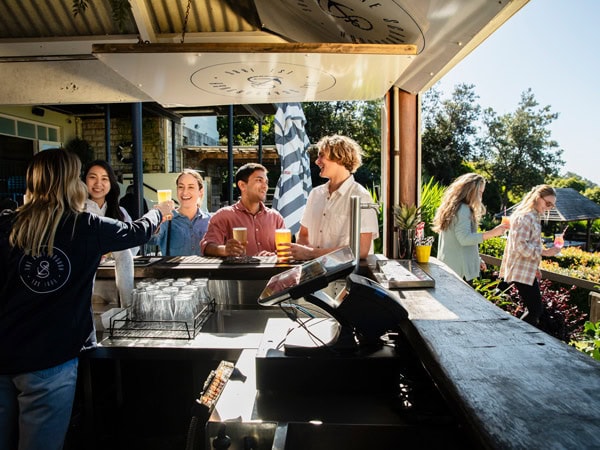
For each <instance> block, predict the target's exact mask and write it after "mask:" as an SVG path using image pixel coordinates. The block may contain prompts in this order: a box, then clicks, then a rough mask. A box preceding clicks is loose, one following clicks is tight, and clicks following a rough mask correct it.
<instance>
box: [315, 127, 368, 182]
mask: <svg viewBox="0 0 600 450" xmlns="http://www.w3.org/2000/svg"><path fill="white" fill-rule="evenodd" d="M317 149H318V151H323V154H324V155H325V156H326V157H327V158H328V159H330V160H331V161H334V162H336V163H338V164H340V165H341V166H344V167H345V168H346V169H348V171H350V173H354V172H356V170H357V169H358V168H359V167H360V166H361V164H362V154H363V151H362V148H361V147H360V145H358V143H357V142H356V141H355V140H354V139H351V138H349V137H347V136H340V135H339V134H334V135H332V136H325V137H323V138H321V139H320V140H319V142H317Z"/></svg>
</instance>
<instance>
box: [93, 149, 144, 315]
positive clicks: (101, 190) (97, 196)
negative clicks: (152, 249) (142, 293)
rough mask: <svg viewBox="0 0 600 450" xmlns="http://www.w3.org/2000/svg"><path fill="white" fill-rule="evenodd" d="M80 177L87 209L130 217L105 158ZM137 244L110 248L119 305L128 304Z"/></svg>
mask: <svg viewBox="0 0 600 450" xmlns="http://www.w3.org/2000/svg"><path fill="white" fill-rule="evenodd" d="M83 181H84V183H85V185H86V186H87V190H88V198H87V200H86V201H85V207H86V211H88V212H90V213H93V214H96V215H98V216H101V217H110V218H112V219H117V220H120V221H122V222H131V221H132V220H131V217H130V216H129V214H128V213H127V211H126V210H125V208H123V207H122V206H119V194H120V188H119V183H118V182H117V176H116V175H115V172H114V170H113V169H112V167H110V165H109V164H108V163H107V162H106V161H102V160H96V161H92V162H91V163H90V164H88V166H87V168H86V170H85V172H84V174H83ZM137 251H138V247H135V248H133V249H128V250H122V251H118V252H112V255H113V258H114V259H115V283H116V285H117V291H118V292H119V299H120V303H121V306H122V307H127V306H129V305H130V304H131V296H132V291H133V276H134V274H133V256H134V255H135V254H137Z"/></svg>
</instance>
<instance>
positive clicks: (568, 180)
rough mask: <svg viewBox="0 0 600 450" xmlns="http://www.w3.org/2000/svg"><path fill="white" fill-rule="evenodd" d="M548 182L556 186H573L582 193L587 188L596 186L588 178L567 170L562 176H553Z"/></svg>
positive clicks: (572, 187)
mask: <svg viewBox="0 0 600 450" xmlns="http://www.w3.org/2000/svg"><path fill="white" fill-rule="evenodd" d="M546 182H547V183H548V184H550V185H552V186H554V187H559V188H571V189H575V190H576V191H577V192H580V193H583V192H584V191H585V190H586V189H589V188H592V187H594V186H595V184H594V183H592V182H591V181H590V180H587V179H585V178H583V177H581V176H579V175H577V174H575V173H573V172H567V173H566V174H565V175H564V176H562V177H561V176H559V177H551V178H549V179H548V180H547V181H546Z"/></svg>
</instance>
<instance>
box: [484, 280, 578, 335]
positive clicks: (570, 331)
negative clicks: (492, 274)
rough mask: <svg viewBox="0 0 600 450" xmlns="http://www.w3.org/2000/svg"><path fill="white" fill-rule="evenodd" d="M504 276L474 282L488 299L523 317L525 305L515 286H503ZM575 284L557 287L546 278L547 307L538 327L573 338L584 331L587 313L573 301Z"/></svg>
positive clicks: (543, 285) (543, 290)
mask: <svg viewBox="0 0 600 450" xmlns="http://www.w3.org/2000/svg"><path fill="white" fill-rule="evenodd" d="M501 283H502V282H501V281H500V280H497V279H496V280H493V281H490V280H489V279H486V280H474V283H473V286H474V287H475V289H476V290H477V291H478V292H479V293H481V295H483V296H484V297H485V298H486V299H488V300H489V301H491V302H492V303H494V304H495V305H496V306H498V307H499V308H502V309H503V310H505V311H506V312H508V313H509V314H511V315H513V316H515V317H521V315H522V314H523V312H524V311H525V306H524V304H523V302H522V300H521V298H520V296H519V294H518V292H517V290H516V289H515V288H514V287H508V288H503V287H501V286H502V284H501ZM572 290H573V288H571V289H565V288H562V287H561V288H558V289H556V288H553V287H552V283H551V282H550V281H549V280H542V281H541V283H540V292H541V294H542V302H543V305H544V311H543V313H542V316H541V317H540V322H539V324H538V328H540V329H541V330H542V331H544V332H546V333H548V334H549V335H551V336H554V337H555V338H557V339H560V340H562V341H564V342H570V341H571V340H572V339H573V337H574V336H576V335H577V334H578V333H580V332H581V330H582V328H583V322H584V321H585V318H586V316H587V315H586V314H584V313H582V312H581V311H580V310H579V308H577V306H574V305H572V304H571V301H570V294H571V291H572Z"/></svg>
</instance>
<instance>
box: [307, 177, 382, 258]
mask: <svg viewBox="0 0 600 450" xmlns="http://www.w3.org/2000/svg"><path fill="white" fill-rule="evenodd" d="M355 195H357V196H359V197H360V201H361V203H373V199H372V198H371V194H369V192H368V191H367V190H366V189H365V188H364V187H363V186H361V185H360V184H358V183H357V182H356V181H354V176H353V175H351V176H350V177H348V179H347V180H346V181H344V182H343V183H342V185H341V186H340V187H339V189H337V190H336V191H335V192H333V193H332V194H331V195H330V194H329V182H327V183H325V184H323V185H321V186H318V187H316V188H314V189H313V190H312V191H311V193H310V194H309V196H308V200H307V202H306V208H305V209H304V215H303V216H302V220H301V221H300V223H301V224H302V225H303V226H304V227H306V228H307V229H308V241H309V243H310V245H311V246H313V247H315V248H334V247H340V246H344V245H350V220H351V197H352V196H355ZM360 222H361V225H360V232H361V233H373V239H376V238H378V237H379V223H378V221H377V212H376V211H375V210H374V209H373V208H368V209H361V221H360ZM372 248H373V244H372V243H371V253H372Z"/></svg>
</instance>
